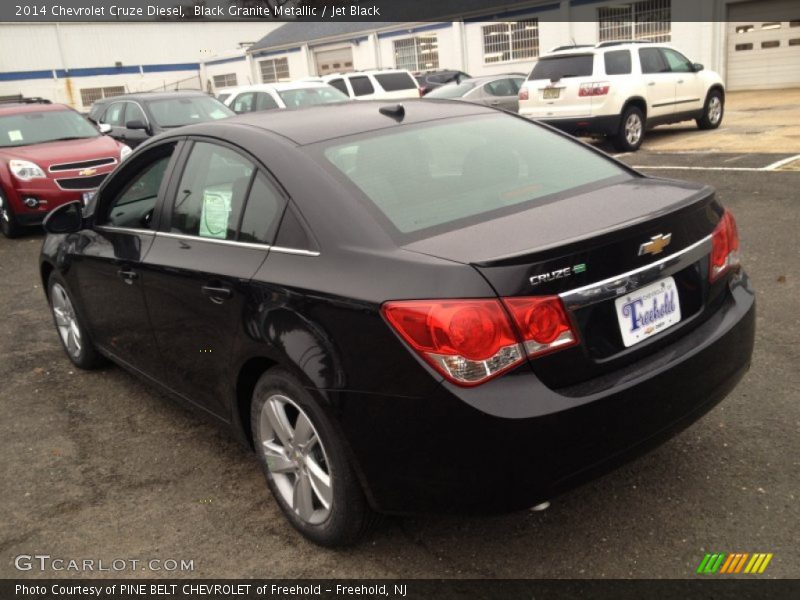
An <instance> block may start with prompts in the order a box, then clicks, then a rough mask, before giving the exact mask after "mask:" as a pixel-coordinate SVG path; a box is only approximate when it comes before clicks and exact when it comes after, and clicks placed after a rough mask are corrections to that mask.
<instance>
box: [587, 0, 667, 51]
mask: <svg viewBox="0 0 800 600" xmlns="http://www.w3.org/2000/svg"><path fill="white" fill-rule="evenodd" d="M597 13H598V14H597V18H598V26H599V28H600V36H599V37H600V41H601V42H612V41H616V40H648V41H650V42H669V41H670V37H671V36H670V31H671V30H670V24H671V18H672V14H671V9H670V0H643V1H642V2H632V3H630V4H626V5H621V6H606V7H603V8H598V9H597Z"/></svg>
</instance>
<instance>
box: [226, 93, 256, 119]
mask: <svg viewBox="0 0 800 600" xmlns="http://www.w3.org/2000/svg"><path fill="white" fill-rule="evenodd" d="M254 97H255V94H253V92H246V93H244V94H239V95H238V96H236V98H234V99H233V102H232V103H231V108H232V109H233V112H235V113H236V114H242V113H246V112H251V111H252V110H253V99H254Z"/></svg>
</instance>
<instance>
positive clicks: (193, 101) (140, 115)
mask: <svg viewBox="0 0 800 600" xmlns="http://www.w3.org/2000/svg"><path fill="white" fill-rule="evenodd" d="M233 114H234V112H233V111H232V110H231V109H229V108H228V107H227V106H225V105H224V104H223V103H222V102H220V101H219V100H217V99H216V98H212V97H211V96H209V95H208V94H205V93H203V92H154V93H150V92H147V93H141V94H125V95H124V96H114V97H112V98H105V99H103V100H98V101H97V102H95V103H94V104H93V105H92V109H91V110H90V111H89V120H90V121H92V122H94V123H96V124H98V125H99V126H100V128H101V131H104V132H105V133H107V134H108V135H109V136H111V137H112V138H114V139H115V140H119V141H120V142H123V143H125V144H127V145H128V146H130V147H131V148H135V147H136V146H138V145H139V144H141V143H142V142H144V141H145V140H146V139H148V138H150V137H152V136H154V135H158V134H159V133H163V132H164V131H167V130H168V129H174V128H176V127H182V126H183V125H191V124H194V123H203V122H206V121H216V120H218V119H225V118H227V117H230V116H233Z"/></svg>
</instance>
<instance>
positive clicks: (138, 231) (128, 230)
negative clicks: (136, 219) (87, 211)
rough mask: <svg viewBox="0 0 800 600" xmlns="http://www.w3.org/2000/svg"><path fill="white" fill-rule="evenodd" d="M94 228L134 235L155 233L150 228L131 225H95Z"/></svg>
mask: <svg viewBox="0 0 800 600" xmlns="http://www.w3.org/2000/svg"><path fill="white" fill-rule="evenodd" d="M94 229H96V230H100V231H109V232H111V233H132V234H134V235H142V234H144V235H153V236H154V235H155V234H156V232H155V231H153V230H152V229H135V228H133V227H117V226H116V225H95V226H94Z"/></svg>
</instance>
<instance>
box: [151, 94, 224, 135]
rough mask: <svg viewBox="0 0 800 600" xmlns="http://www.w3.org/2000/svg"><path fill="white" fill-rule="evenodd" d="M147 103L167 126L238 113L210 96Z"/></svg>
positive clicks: (158, 119)
mask: <svg viewBox="0 0 800 600" xmlns="http://www.w3.org/2000/svg"><path fill="white" fill-rule="evenodd" d="M147 105H148V106H149V107H150V113H151V114H152V115H153V119H154V120H155V122H156V123H158V124H159V125H160V126H161V127H165V128H168V127H181V126H182V125H189V124H191V123H202V122H204V121H216V120H217V119H224V118H226V117H232V116H233V115H235V114H236V113H234V112H233V111H232V110H231V109H230V108H228V107H227V106H225V105H224V104H223V103H222V102H220V101H219V100H217V99H216V98H211V97H210V96H191V97H186V98H165V99H163V100H149V101H148V102H147Z"/></svg>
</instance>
